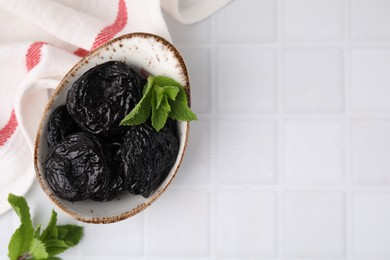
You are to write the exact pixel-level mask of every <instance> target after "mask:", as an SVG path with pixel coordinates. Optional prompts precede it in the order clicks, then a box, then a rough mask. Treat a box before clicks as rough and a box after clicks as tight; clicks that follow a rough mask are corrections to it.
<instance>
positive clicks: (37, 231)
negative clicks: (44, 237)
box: [34, 225, 41, 238]
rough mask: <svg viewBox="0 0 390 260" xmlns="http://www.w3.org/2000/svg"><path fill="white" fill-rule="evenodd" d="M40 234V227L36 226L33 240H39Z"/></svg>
mask: <svg viewBox="0 0 390 260" xmlns="http://www.w3.org/2000/svg"><path fill="white" fill-rule="evenodd" d="M40 233H41V225H37V227H36V228H35V231H34V238H39V234H40Z"/></svg>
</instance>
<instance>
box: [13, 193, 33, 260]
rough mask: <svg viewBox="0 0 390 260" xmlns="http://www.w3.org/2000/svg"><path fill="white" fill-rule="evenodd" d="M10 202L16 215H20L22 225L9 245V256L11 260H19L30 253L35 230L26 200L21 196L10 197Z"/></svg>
mask: <svg viewBox="0 0 390 260" xmlns="http://www.w3.org/2000/svg"><path fill="white" fill-rule="evenodd" d="M8 202H9V203H10V204H11V206H12V207H13V209H14V210H15V212H16V214H18V216H19V218H20V221H21V225H20V226H19V228H18V229H17V230H16V231H15V233H14V234H13V235H12V237H11V240H10V242H9V245H8V256H9V258H10V259H11V260H14V259H15V260H16V259H18V257H19V256H21V255H23V254H24V253H26V252H28V251H29V249H30V245H31V243H32V241H33V238H34V228H33V226H32V222H31V216H30V209H29V207H28V205H27V202H26V200H25V199H24V198H23V197H21V196H16V195H13V194H9V195H8Z"/></svg>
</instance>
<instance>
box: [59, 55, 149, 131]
mask: <svg viewBox="0 0 390 260" xmlns="http://www.w3.org/2000/svg"><path fill="white" fill-rule="evenodd" d="M145 84H146V80H145V79H144V78H142V77H141V76H139V75H138V73H136V72H135V71H134V70H133V69H132V68H131V67H129V66H128V65H126V64H125V63H122V62H119V61H109V62H106V63H103V64H100V65H98V66H96V67H94V68H92V69H90V70H88V71H87V72H86V73H84V74H83V75H82V76H81V77H80V78H78V79H77V80H76V81H75V82H74V84H73V86H72V87H71V89H70V90H69V92H68V96H67V101H66V104H67V107H68V111H69V113H70V114H71V115H72V117H73V119H74V120H75V121H76V122H77V123H78V125H79V126H80V127H81V128H82V129H84V130H85V131H88V132H90V133H93V134H98V133H102V132H105V131H108V130H109V129H110V127H111V126H117V125H119V122H120V121H121V120H122V119H123V118H124V117H125V116H126V115H127V114H128V113H129V112H130V111H131V110H132V109H133V108H134V106H135V105H136V104H137V103H138V102H139V100H140V99H141V95H142V88H143V86H144V85H145Z"/></svg>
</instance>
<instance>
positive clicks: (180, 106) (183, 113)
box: [169, 87, 198, 121]
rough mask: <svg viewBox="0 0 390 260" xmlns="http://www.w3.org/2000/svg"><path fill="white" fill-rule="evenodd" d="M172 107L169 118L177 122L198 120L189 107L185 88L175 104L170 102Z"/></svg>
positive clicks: (181, 90) (181, 88) (181, 89)
mask: <svg viewBox="0 0 390 260" xmlns="http://www.w3.org/2000/svg"><path fill="white" fill-rule="evenodd" d="M169 103H170V105H171V110H172V111H171V112H170V113H169V117H170V118H172V119H174V120H177V121H192V120H198V118H197V117H196V115H195V113H194V112H192V110H191V109H190V108H189V107H188V100H187V93H186V91H185V90H184V88H183V87H180V91H179V93H178V94H177V96H176V99H175V101H174V102H172V101H170V102H169Z"/></svg>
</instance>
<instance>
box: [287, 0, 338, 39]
mask: <svg viewBox="0 0 390 260" xmlns="http://www.w3.org/2000/svg"><path fill="white" fill-rule="evenodd" d="M283 2H284V30H285V39H286V40H287V41H302V42H304V41H308V42H312V41H333V40H340V39H341V38H342V34H343V1H342V0H284V1H283Z"/></svg>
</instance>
